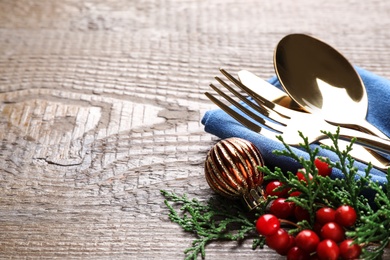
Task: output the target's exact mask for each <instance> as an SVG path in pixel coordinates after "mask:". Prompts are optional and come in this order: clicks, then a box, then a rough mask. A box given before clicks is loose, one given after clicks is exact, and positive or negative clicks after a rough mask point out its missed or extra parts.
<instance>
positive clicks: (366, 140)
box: [339, 127, 390, 154]
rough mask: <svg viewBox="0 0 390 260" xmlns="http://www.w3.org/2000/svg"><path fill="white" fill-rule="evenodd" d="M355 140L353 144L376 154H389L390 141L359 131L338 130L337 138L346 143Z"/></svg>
mask: <svg viewBox="0 0 390 260" xmlns="http://www.w3.org/2000/svg"><path fill="white" fill-rule="evenodd" d="M354 137H355V138H356V141H355V143H357V144H360V145H362V146H364V147H367V148H369V149H372V150H375V151H377V152H381V153H386V154H390V141H389V140H387V139H383V138H380V137H377V136H374V135H370V134H366V133H363V132H360V131H356V130H352V129H347V128H342V127H341V128H340V133H339V138H340V139H342V140H346V141H351V139H352V138H354Z"/></svg>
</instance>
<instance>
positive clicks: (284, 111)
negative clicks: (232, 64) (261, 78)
mask: <svg viewBox="0 0 390 260" xmlns="http://www.w3.org/2000/svg"><path fill="white" fill-rule="evenodd" d="M220 71H221V73H222V74H223V75H224V76H225V77H226V78H227V79H229V80H230V81H231V82H233V83H234V85H236V86H237V87H239V88H240V89H241V90H243V91H244V92H246V93H247V94H248V95H249V96H251V97H252V98H253V99H254V100H255V101H256V102H257V103H258V104H259V106H263V107H264V108H265V109H267V110H271V111H273V112H275V113H277V114H278V115H280V116H282V117H286V118H290V117H291V114H292V113H295V112H296V111H293V110H290V109H288V108H285V107H282V106H280V105H278V104H275V103H274V102H272V101H269V100H268V99H266V98H264V97H262V96H260V95H259V94H257V93H256V92H254V91H253V90H251V89H250V88H248V87H247V86H245V85H244V84H242V82H241V81H239V80H238V79H236V78H235V77H233V76H232V75H231V74H230V73H228V72H227V71H226V70H224V69H222V68H221V69H220ZM270 115H271V116H272V115H273V114H272V113H271V114H270ZM270 118H271V117H270ZM274 120H275V121H278V120H276V119H274Z"/></svg>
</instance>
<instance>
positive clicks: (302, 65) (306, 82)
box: [274, 34, 388, 139]
mask: <svg viewBox="0 0 390 260" xmlns="http://www.w3.org/2000/svg"><path fill="white" fill-rule="evenodd" d="M274 67H275V72H276V75H277V76H278V78H279V81H280V83H281V84H282V86H283V88H284V89H285V91H286V92H287V93H288V95H289V96H290V97H291V98H292V99H293V100H294V101H295V102H296V103H298V104H299V105H300V106H301V107H302V108H303V109H304V110H306V111H307V112H310V113H315V114H318V115H321V117H322V118H323V119H324V120H326V121H328V122H329V123H332V124H335V125H340V126H344V127H349V128H355V129H358V130H361V131H364V132H368V133H371V134H374V135H377V136H379V137H382V138H385V139H388V137H387V136H386V135H385V134H383V133H382V132H381V131H380V130H379V129H377V128H376V127H374V126H373V125H371V124H370V123H369V122H368V121H367V120H366V116H367V110H368V98H367V92H366V89H365V86H364V84H363V81H362V79H361V78H360V76H359V74H358V73H357V72H356V70H355V69H354V67H353V66H352V64H351V63H350V62H349V61H348V60H347V59H346V58H345V57H344V56H343V55H342V54H341V53H340V52H338V51H337V50H335V49H334V48H333V47H331V46H330V45H328V44H326V43H324V42H322V41H320V40H318V39H316V38H313V37H311V36H308V35H305V34H290V35H287V36H285V37H284V38H283V39H282V40H281V41H280V42H279V43H278V45H277V47H276V49H275V53H274Z"/></svg>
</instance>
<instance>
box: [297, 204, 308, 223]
mask: <svg viewBox="0 0 390 260" xmlns="http://www.w3.org/2000/svg"><path fill="white" fill-rule="evenodd" d="M294 216H295V218H296V219H297V220H298V221H302V220H307V221H308V220H309V219H310V213H309V211H307V210H306V209H304V208H302V207H300V206H295V208H294Z"/></svg>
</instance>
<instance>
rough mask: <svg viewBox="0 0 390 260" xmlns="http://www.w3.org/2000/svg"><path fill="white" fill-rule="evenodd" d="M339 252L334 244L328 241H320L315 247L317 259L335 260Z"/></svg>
mask: <svg viewBox="0 0 390 260" xmlns="http://www.w3.org/2000/svg"><path fill="white" fill-rule="evenodd" d="M339 254H340V250H339V247H338V246H337V244H336V242H334V241H333V240H330V239H325V240H322V241H321V242H320V243H319V244H318V246H317V255H318V258H319V259H321V260H322V259H324V260H325V259H326V260H337V258H338V257H339Z"/></svg>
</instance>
